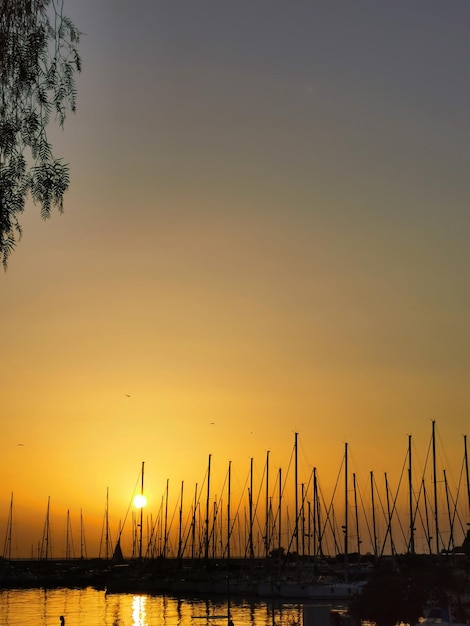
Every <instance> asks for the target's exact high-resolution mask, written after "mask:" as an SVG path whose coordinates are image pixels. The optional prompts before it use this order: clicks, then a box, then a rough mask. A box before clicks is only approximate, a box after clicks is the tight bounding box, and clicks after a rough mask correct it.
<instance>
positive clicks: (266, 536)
mask: <svg viewBox="0 0 470 626" xmlns="http://www.w3.org/2000/svg"><path fill="white" fill-rule="evenodd" d="M264 527H265V531H264V548H265V549H264V551H265V556H266V558H268V556H269V544H270V537H269V450H268V451H267V452H266V520H265V525H264Z"/></svg>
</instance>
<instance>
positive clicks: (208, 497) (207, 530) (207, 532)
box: [204, 454, 212, 562]
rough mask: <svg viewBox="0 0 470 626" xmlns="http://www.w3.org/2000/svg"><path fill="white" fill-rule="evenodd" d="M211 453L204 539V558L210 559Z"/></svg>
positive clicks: (208, 468)
mask: <svg viewBox="0 0 470 626" xmlns="http://www.w3.org/2000/svg"><path fill="white" fill-rule="evenodd" d="M211 456H212V455H211V454H209V462H208V466H207V497H206V521H205V525H206V529H205V530H206V536H205V541H204V559H205V560H206V562H207V561H208V560H209V499H210V494H211Z"/></svg>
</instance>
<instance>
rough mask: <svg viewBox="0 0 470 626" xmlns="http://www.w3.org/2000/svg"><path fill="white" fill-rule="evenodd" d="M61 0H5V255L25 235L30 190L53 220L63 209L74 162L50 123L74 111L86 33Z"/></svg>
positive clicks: (1, 89) (1, 190) (1, 26)
mask: <svg viewBox="0 0 470 626" xmlns="http://www.w3.org/2000/svg"><path fill="white" fill-rule="evenodd" d="M63 5H64V1H63V0H0V257H1V259H2V263H3V266H4V268H5V269H6V267H7V263H8V258H9V256H10V255H11V253H12V252H13V250H14V248H15V246H16V243H17V240H18V239H19V238H20V237H21V225H20V223H19V215H20V214H21V213H22V212H23V211H24V208H25V204H26V199H27V197H28V194H29V193H30V194H31V197H32V199H33V201H34V203H36V204H39V205H40V207H41V217H42V218H43V219H47V218H48V217H49V216H50V213H51V209H52V207H57V209H58V210H59V211H60V212H62V210H63V196H64V193H65V192H66V190H67V188H68V186H69V169H68V166H67V165H66V164H64V163H63V162H62V160H61V159H58V158H56V157H55V156H54V154H53V152H52V146H51V144H50V143H49V141H48V138H47V133H46V130H47V126H48V124H49V122H50V121H51V118H52V117H54V118H55V119H56V120H57V121H58V122H59V124H60V125H61V126H63V124H64V121H65V117H66V113H67V112H68V111H75V106H76V85H75V75H76V73H77V72H80V70H81V60H80V56H79V53H78V48H77V47H78V43H79V39H80V33H79V31H78V30H77V28H76V27H75V26H74V25H73V24H72V22H71V21H70V19H69V18H68V17H67V16H66V15H64V12H63V9H64V6H63Z"/></svg>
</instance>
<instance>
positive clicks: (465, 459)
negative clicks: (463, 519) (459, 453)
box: [463, 435, 470, 524]
mask: <svg viewBox="0 0 470 626" xmlns="http://www.w3.org/2000/svg"><path fill="white" fill-rule="evenodd" d="M463 448H464V461H465V476H466V481H467V498H468V519H469V524H470V481H469V476H468V454H467V435H464V436H463Z"/></svg>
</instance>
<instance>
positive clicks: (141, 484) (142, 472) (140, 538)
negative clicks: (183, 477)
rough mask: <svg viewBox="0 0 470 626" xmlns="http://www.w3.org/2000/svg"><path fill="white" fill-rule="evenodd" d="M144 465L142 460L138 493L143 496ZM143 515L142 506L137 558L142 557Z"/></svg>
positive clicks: (141, 509)
mask: <svg viewBox="0 0 470 626" xmlns="http://www.w3.org/2000/svg"><path fill="white" fill-rule="evenodd" d="M144 466H145V461H142V471H141V477H140V479H141V482H140V495H141V496H142V502H143V496H144ZM143 515H144V507H143V506H141V507H140V529H139V559H142V532H143Z"/></svg>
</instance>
